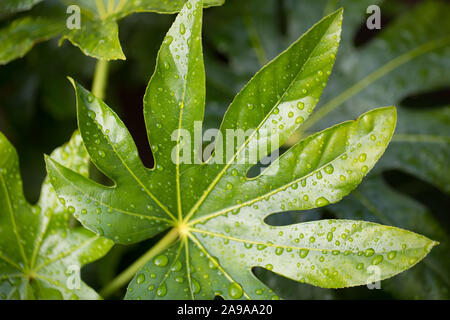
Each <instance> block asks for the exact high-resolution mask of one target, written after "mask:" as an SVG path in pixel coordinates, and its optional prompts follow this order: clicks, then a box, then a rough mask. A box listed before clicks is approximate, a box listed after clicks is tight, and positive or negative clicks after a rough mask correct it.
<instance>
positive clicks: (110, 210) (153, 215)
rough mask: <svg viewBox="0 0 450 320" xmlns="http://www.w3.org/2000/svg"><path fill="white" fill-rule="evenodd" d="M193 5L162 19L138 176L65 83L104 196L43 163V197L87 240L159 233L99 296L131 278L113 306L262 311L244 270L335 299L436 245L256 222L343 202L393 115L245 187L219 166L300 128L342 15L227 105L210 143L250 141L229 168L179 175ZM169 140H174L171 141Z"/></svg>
mask: <svg viewBox="0 0 450 320" xmlns="http://www.w3.org/2000/svg"><path fill="white" fill-rule="evenodd" d="M200 4H201V1H197V0H192V1H189V2H188V4H187V5H186V6H185V8H184V9H183V10H182V12H181V13H180V14H179V16H178V17H177V19H176V20H175V22H174V24H173V26H172V28H171V29H170V31H169V33H168V35H167V36H166V39H165V41H164V43H163V45H162V47H161V49H160V52H159V55H158V60H157V67H156V70H155V73H154V75H153V77H152V79H151V80H150V83H149V85H148V88H147V92H146V95H145V98H144V115H145V119H146V126H147V132H148V137H149V140H150V143H151V145H152V151H153V154H154V157H155V162H156V166H155V168H154V169H147V168H145V167H144V166H143V164H142V162H141V160H140V159H139V155H138V152H137V149H136V147H135V145H134V142H133V140H132V138H131V136H130V134H129V133H128V131H127V129H126V127H125V126H124V124H123V123H122V122H121V121H120V119H119V118H118V117H117V115H116V114H115V113H114V112H113V111H112V110H111V109H109V108H108V107H107V106H106V105H105V104H104V103H103V102H102V101H101V99H99V98H97V97H95V96H94V95H93V94H92V93H90V92H89V91H87V90H85V89H84V88H83V87H82V86H80V85H79V84H77V83H75V82H73V84H74V87H75V89H76V96H77V111H78V124H79V128H80V132H81V136H82V138H83V141H84V144H85V146H86V149H87V151H88V153H89V155H90V157H91V160H92V162H93V163H94V164H95V165H96V166H97V167H98V168H99V169H100V170H101V171H102V172H103V173H105V175H107V176H108V177H109V178H110V179H111V180H112V181H113V185H112V186H103V185H100V184H98V183H96V182H94V181H92V180H90V179H88V178H86V177H83V176H82V175H80V174H78V173H76V172H75V171H72V170H70V169H68V168H66V167H65V166H64V164H60V163H59V161H58V159H53V158H52V157H47V158H46V162H47V168H48V173H49V176H50V180H51V183H52V185H53V186H54V188H55V189H56V191H57V193H58V195H59V196H60V197H61V199H63V202H64V203H65V205H66V206H67V208H68V209H67V210H69V211H70V212H73V213H74V216H75V217H76V218H77V219H78V220H79V221H80V222H81V223H82V224H83V225H84V226H86V227H87V228H88V229H91V230H93V231H94V232H96V233H97V234H99V235H101V236H103V237H106V238H110V239H112V240H113V241H114V242H116V243H124V244H131V243H135V242H139V241H142V240H145V239H148V238H150V237H153V236H155V235H157V234H158V233H161V232H162V231H164V230H166V229H170V231H169V232H167V233H166V234H165V236H164V237H163V238H162V239H161V240H160V241H159V242H158V243H157V244H156V245H155V246H154V247H153V248H151V249H150V250H149V251H148V252H147V253H146V254H145V255H144V256H142V258H140V259H138V260H137V261H136V262H135V263H134V264H133V265H131V266H130V267H129V268H128V269H127V270H126V271H124V272H123V273H122V274H121V275H119V277H118V278H117V279H116V280H115V281H113V282H112V283H110V285H109V286H108V287H107V288H105V290H103V292H102V293H103V294H104V295H105V296H107V295H108V294H110V293H111V292H113V291H114V290H116V289H118V288H119V287H121V286H122V285H124V284H126V283H127V282H128V281H129V280H130V279H131V277H133V276H134V279H133V281H132V282H131V284H130V286H129V288H128V293H127V296H126V298H131V299H133V298H147V299H148V298H156V299H157V298H166V299H167V298H172V299H176V298H213V297H214V296H215V295H221V296H223V297H225V298H232V299H240V298H274V297H276V296H275V295H274V294H273V292H272V291H271V290H270V289H269V288H267V287H266V286H265V285H264V284H262V283H261V282H260V281H259V280H257V279H256V278H255V276H254V275H253V274H252V272H251V268H252V267H255V266H262V267H264V268H266V269H268V270H272V271H274V272H276V273H280V274H282V275H284V276H286V277H289V278H291V279H295V280H297V281H301V282H306V283H310V284H313V285H316V286H321V287H327V288H340V287H348V286H355V285H361V284H366V283H367V280H368V277H369V275H370V268H368V267H369V266H374V267H375V268H379V269H378V270H380V273H379V274H378V275H376V276H375V278H372V280H373V281H376V280H381V279H385V278H388V277H391V276H393V275H395V274H397V273H399V272H401V271H403V270H406V269H408V268H410V267H411V266H413V265H415V264H416V263H417V262H418V261H420V260H421V259H422V258H424V257H425V256H426V255H427V254H428V252H429V251H430V250H431V248H432V247H433V246H434V245H436V242H434V241H432V240H429V239H428V238H426V237H424V236H420V235H417V234H415V233H412V232H409V231H405V230H401V229H397V228H393V227H386V226H381V225H378V224H375V223H370V222H362V221H351V220H320V221H315V222H308V223H303V224H297V225H289V226H282V227H274V226H270V225H268V224H266V223H264V219H265V218H266V217H267V216H268V215H270V214H273V213H276V212H280V211H286V210H295V209H297V210H305V209H311V208H315V207H322V206H325V205H327V204H329V203H334V202H337V201H339V200H340V199H341V198H342V197H344V196H345V195H347V194H348V193H349V192H350V191H352V190H353V189H354V188H355V187H356V186H357V185H358V184H359V182H360V181H361V179H362V178H363V176H365V175H366V174H367V173H368V171H369V170H370V169H371V168H372V167H373V166H374V165H375V163H376V161H377V160H378V158H379V157H380V156H381V154H382V153H383V152H384V150H385V148H386V146H387V144H388V142H389V141H390V139H391V137H392V135H393V131H394V127H395V123H396V112H395V109H394V108H392V107H388V108H380V109H375V110H372V111H370V112H368V113H366V114H364V115H362V116H361V117H360V118H358V120H356V121H353V122H345V123H342V124H340V125H337V126H334V127H331V128H329V129H327V130H325V131H322V132H320V133H318V134H315V135H312V136H309V137H307V138H305V139H303V140H301V141H300V142H299V143H297V144H295V145H294V146H293V147H292V148H290V149H289V150H288V151H287V152H286V153H285V154H283V155H282V156H281V157H280V158H279V159H278V160H276V161H275V162H274V163H273V164H272V165H271V166H270V167H269V168H268V169H266V171H264V172H263V173H262V174H261V175H259V176H257V177H255V178H251V179H250V178H247V177H246V176H247V172H248V170H249V169H250V168H251V167H253V164H250V163H249V164H245V163H244V164H242V163H234V162H233V161H234V160H236V159H237V158H239V157H241V156H242V155H244V154H245V153H246V152H249V153H251V152H252V151H254V150H255V149H257V148H258V147H259V146H261V145H264V144H269V147H270V150H268V152H270V151H274V149H275V145H274V144H273V142H272V141H271V140H270V138H271V137H272V136H277V137H278V138H279V139H280V142H281V143H283V142H286V140H287V139H288V138H289V137H290V136H291V135H292V134H293V133H294V131H295V130H296V129H297V128H298V127H299V126H300V125H301V124H302V123H303V122H304V121H305V120H306V119H307V118H308V117H309V116H310V114H311V113H312V111H313V109H314V107H315V105H316V104H317V102H318V100H319V96H320V94H321V93H322V90H323V88H324V87H325V85H326V82H327V79H328V76H329V74H330V73H331V68H332V65H333V63H334V59H335V55H336V51H337V46H338V43H339V39H340V30H341V20H342V10H338V11H336V12H335V13H333V14H331V15H329V16H327V17H325V18H324V19H323V20H321V21H320V22H319V23H317V24H316V25H315V26H314V27H313V28H312V29H310V30H309V31H308V32H307V33H305V34H304V35H303V36H302V37H301V38H300V39H299V40H298V41H296V42H295V43H294V44H293V45H292V46H291V47H289V49H287V50H286V51H285V52H283V53H282V54H281V55H280V56H278V57H277V58H276V59H274V60H273V61H272V62H271V63H269V64H268V65H267V66H265V67H264V68H263V69H262V70H261V71H260V72H258V73H257V74H256V75H255V77H254V78H253V79H252V80H251V81H250V82H249V83H248V84H247V86H246V87H245V88H244V89H243V90H242V91H241V92H240V93H239V94H238V95H237V96H236V98H235V100H234V101H233V103H232V104H231V106H230V107H229V109H228V111H227V113H226V115H225V117H224V120H223V122H222V125H221V128H220V131H221V132H222V133H224V134H223V136H224V137H226V130H227V129H234V130H236V129H242V130H244V131H245V130H247V129H252V128H256V131H254V132H253V133H252V134H250V136H249V138H248V139H247V140H245V141H243V142H242V141H241V143H240V144H238V145H234V143H233V144H232V145H233V151H234V152H233V156H232V158H231V159H228V160H229V161H227V162H226V163H223V164H221V163H204V164H200V165H197V164H189V163H181V162H180V159H181V157H182V156H183V158H184V157H185V156H186V154H183V155H182V154H181V152H180V151H181V150H185V149H184V146H185V145H186V144H189V143H190V142H191V141H189V139H186V138H184V137H183V136H182V133H181V130H180V129H184V130H186V131H187V132H189V133H190V134H191V135H195V130H194V126H195V125H194V122H195V121H202V118H203V112H204V110H203V109H204V101H205V92H204V81H205V74H204V68H203V61H202V44H201V26H202V6H201V5H200ZM263 129H267V130H266V131H264V130H263ZM171 132H177V134H176V135H175V138H176V139H175V140H174V141H171V140H169V138H170V134H171ZM182 138H183V139H182ZM183 142H184V144H183ZM224 142H225V145H226V144H227V142H230V141H227V139H225V138H224ZM173 150H175V155H176V161H175V162H173V161H172V153H173ZM200 151H201V150H200ZM198 152H199V150H198V149H197V148H194V151H193V152H192V153H191V154H188V159H190V160H194V161H195V158H197V157H198ZM217 153H218V150H217V149H216V153H215V154H214V155H216V154H217ZM264 155H265V154H258V159H262V157H263V156H264ZM210 162H212V161H210Z"/></svg>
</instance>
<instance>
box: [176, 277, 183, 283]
mask: <svg viewBox="0 0 450 320" xmlns="http://www.w3.org/2000/svg"><path fill="white" fill-rule="evenodd" d="M175 281H176V282H177V283H183V282H184V278H183V277H176V278H175Z"/></svg>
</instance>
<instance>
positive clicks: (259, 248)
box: [256, 244, 267, 250]
mask: <svg viewBox="0 0 450 320" xmlns="http://www.w3.org/2000/svg"><path fill="white" fill-rule="evenodd" d="M265 248H267V246H266V245H265V244H258V245H257V246H256V249H258V250H264V249H265Z"/></svg>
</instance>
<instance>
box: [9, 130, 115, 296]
mask: <svg viewBox="0 0 450 320" xmlns="http://www.w3.org/2000/svg"><path fill="white" fill-rule="evenodd" d="M52 156H53V157H55V159H58V160H59V161H61V162H62V163H65V165H67V166H69V167H71V168H72V169H74V170H77V171H78V172H80V173H81V174H84V175H87V172H88V163H89V158H88V157H87V153H86V150H85V149H84V146H83V142H82V140H81V136H80V135H79V134H78V133H75V134H74V135H73V137H72V139H71V140H70V141H69V143H68V144H66V145H64V146H63V147H61V148H58V149H56V150H55V151H54V152H53V153H52ZM71 214H72V208H71V207H68V208H66V207H65V206H64V205H63V204H62V203H60V200H58V197H57V195H56V193H55V191H54V189H53V187H52V186H51V184H50V181H49V179H48V178H46V180H45V181H44V184H43V187H42V192H41V197H40V199H39V203H38V205H36V206H31V205H30V204H28V202H27V201H26V200H25V197H24V195H23V191H22V181H21V180H20V174H19V165H18V157H17V153H16V151H15V150H14V148H13V146H12V145H11V144H10V143H9V141H8V140H7V139H6V138H5V137H4V136H3V135H2V134H1V133H0V234H1V237H0V299H2V300H3V299H79V298H80V299H98V298H100V297H99V295H98V294H97V293H96V292H95V291H94V290H92V289H91V288H89V287H88V286H87V285H86V284H85V283H84V282H82V281H81V279H80V278H79V276H80V274H79V271H80V268H81V267H82V266H83V265H85V264H87V263H89V262H92V261H94V260H97V259H99V258H101V257H102V256H103V255H105V254H106V252H108V250H109V249H110V248H111V246H112V244H113V243H112V241H110V240H107V239H103V238H101V237H99V236H97V235H95V234H93V233H92V232H90V231H88V230H86V229H84V228H82V227H76V228H69V225H68V224H69V219H70V217H71Z"/></svg>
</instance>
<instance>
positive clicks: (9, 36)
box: [0, 17, 64, 65]
mask: <svg viewBox="0 0 450 320" xmlns="http://www.w3.org/2000/svg"><path fill="white" fill-rule="evenodd" d="M63 28H64V26H63V25H62V24H61V23H60V22H59V21H57V20H54V19H49V18H35V17H25V18H21V19H17V20H15V21H13V22H12V23H11V24H10V25H9V26H7V27H5V28H3V29H0V65H2V64H6V63H8V62H10V61H12V60H14V59H17V58H20V57H23V56H24V55H25V54H26V53H27V52H28V51H30V50H31V48H32V47H33V46H34V45H35V44H36V43H38V42H41V41H45V40H49V39H51V38H53V37H55V36H56V35H58V34H59V33H61V32H62V30H63Z"/></svg>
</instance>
